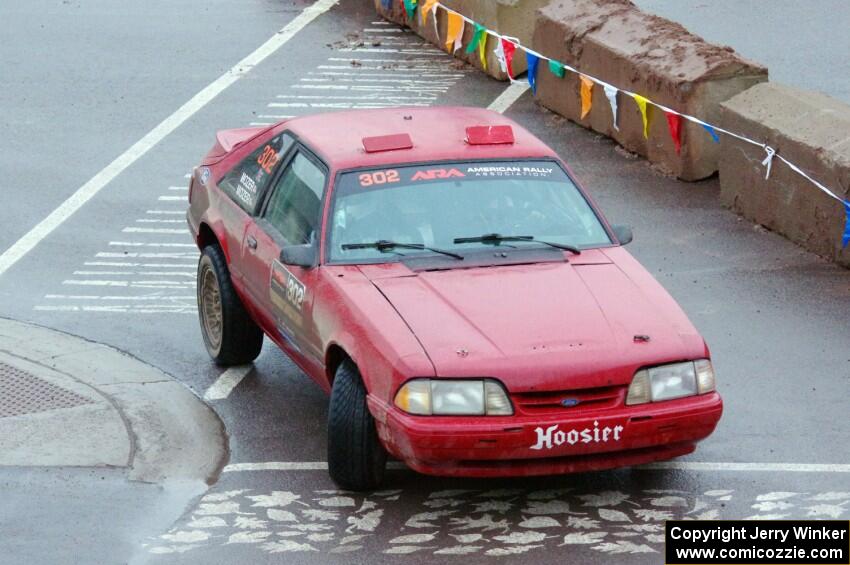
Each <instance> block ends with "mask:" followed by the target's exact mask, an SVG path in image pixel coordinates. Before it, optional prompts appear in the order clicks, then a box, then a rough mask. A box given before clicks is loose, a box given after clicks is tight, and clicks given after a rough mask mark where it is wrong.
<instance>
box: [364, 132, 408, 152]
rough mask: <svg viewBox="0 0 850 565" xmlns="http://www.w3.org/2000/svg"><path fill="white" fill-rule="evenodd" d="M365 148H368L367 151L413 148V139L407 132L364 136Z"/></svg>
mask: <svg viewBox="0 0 850 565" xmlns="http://www.w3.org/2000/svg"><path fill="white" fill-rule="evenodd" d="M363 148H364V149H365V150H366V153H380V152H381V151H396V150H397V149H413V140H412V139H410V135H408V134H406V133H397V134H394V135H379V136H376V137H364V138H363Z"/></svg>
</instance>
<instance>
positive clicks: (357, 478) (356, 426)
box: [328, 360, 387, 490]
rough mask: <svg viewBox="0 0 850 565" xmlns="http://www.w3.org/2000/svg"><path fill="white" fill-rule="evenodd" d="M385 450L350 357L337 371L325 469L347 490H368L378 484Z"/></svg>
mask: <svg viewBox="0 0 850 565" xmlns="http://www.w3.org/2000/svg"><path fill="white" fill-rule="evenodd" d="M386 465H387V452H386V451H385V450H384V446H383V445H381V442H380V440H379V439H378V433H377V431H376V430H375V420H374V418H372V414H371V413H370V412H369V408H368V406H367V405H366V387H364V386H363V380H362V379H361V378H360V372H359V371H358V370H357V367H356V366H355V365H354V363H352V362H351V361H350V360H345V361H343V362H342V363H341V364H340V366H339V368H338V369H337V370H336V376H335V377H334V384H333V389H332V390H331V403H330V413H329V415H328V471H329V472H330V475H331V479H333V481H334V482H335V483H336V484H337V485H339V486H340V487H341V488H344V489H347V490H370V489H373V488H375V487H377V486H378V485H379V484H381V481H382V480H383V478H384V469H385V468H386Z"/></svg>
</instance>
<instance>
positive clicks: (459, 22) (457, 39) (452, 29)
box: [446, 12, 463, 53]
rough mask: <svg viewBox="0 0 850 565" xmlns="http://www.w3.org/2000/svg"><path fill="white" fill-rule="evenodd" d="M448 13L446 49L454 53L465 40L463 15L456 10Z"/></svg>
mask: <svg viewBox="0 0 850 565" xmlns="http://www.w3.org/2000/svg"><path fill="white" fill-rule="evenodd" d="M447 15H448V25H447V28H446V50H447V51H448V52H449V53H454V52H455V51H457V49H458V48H459V47H460V46H461V44H462V42H463V17H461V15H460V14H455V13H454V12H447Z"/></svg>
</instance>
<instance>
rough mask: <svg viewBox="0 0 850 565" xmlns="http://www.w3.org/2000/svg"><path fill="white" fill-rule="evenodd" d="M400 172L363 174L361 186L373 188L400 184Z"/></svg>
mask: <svg viewBox="0 0 850 565" xmlns="http://www.w3.org/2000/svg"><path fill="white" fill-rule="evenodd" d="M399 180H400V179H399V176H398V171H395V170H393V171H376V172H374V173H363V174H362V175H360V186H372V185H374V184H387V183H388V182H398V181H399Z"/></svg>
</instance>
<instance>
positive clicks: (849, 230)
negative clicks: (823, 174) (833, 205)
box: [841, 200, 850, 247]
mask: <svg viewBox="0 0 850 565" xmlns="http://www.w3.org/2000/svg"><path fill="white" fill-rule="evenodd" d="M844 212H845V213H846V214H847V223H846V224H845V226H844V237H842V238H841V244H842V246H843V247H847V245H848V244H850V200H845V201H844Z"/></svg>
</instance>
